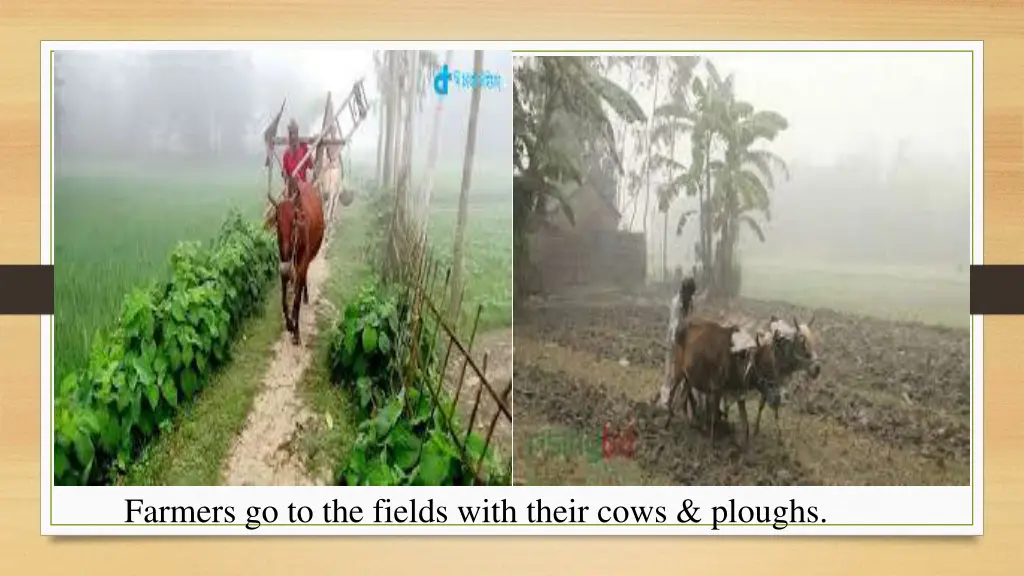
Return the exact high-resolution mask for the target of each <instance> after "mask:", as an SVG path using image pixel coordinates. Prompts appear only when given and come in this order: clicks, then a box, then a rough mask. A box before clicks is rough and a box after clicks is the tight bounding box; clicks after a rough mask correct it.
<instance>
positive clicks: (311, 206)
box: [267, 181, 324, 344]
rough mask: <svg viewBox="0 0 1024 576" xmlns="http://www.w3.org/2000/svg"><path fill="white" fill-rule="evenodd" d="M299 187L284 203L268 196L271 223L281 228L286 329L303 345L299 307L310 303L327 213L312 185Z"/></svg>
mask: <svg viewBox="0 0 1024 576" xmlns="http://www.w3.org/2000/svg"><path fill="white" fill-rule="evenodd" d="M296 188H297V190H298V193H297V194H295V195H294V196H289V197H288V198H285V199H284V200H280V201H275V200H274V198H273V197H272V196H271V195H270V194H267V199H268V200H270V205H271V208H272V210H271V215H270V218H268V220H267V224H268V225H269V224H271V223H273V224H274V225H275V227H276V228H277V247H278V252H279V257H280V265H279V266H278V270H279V271H280V273H281V311H282V312H283V313H284V319H285V327H286V328H287V329H288V331H289V332H291V333H292V342H293V343H294V344H299V343H301V338H300V335H299V308H300V305H301V303H302V302H305V303H307V304H308V303H309V287H308V286H307V285H306V274H307V272H308V271H309V264H310V262H312V261H313V259H314V258H316V255H317V252H319V251H320V245H321V243H322V242H323V239H324V212H323V204H322V203H321V201H320V196H319V195H318V194H317V193H316V191H315V190H314V189H313V186H312V185H311V184H308V183H306V182H302V181H298V182H296ZM289 281H291V284H292V285H293V286H294V287H295V296H294V297H293V299H292V309H291V314H289V313H288V303H287V298H288V284H289ZM300 298H301V300H300Z"/></svg>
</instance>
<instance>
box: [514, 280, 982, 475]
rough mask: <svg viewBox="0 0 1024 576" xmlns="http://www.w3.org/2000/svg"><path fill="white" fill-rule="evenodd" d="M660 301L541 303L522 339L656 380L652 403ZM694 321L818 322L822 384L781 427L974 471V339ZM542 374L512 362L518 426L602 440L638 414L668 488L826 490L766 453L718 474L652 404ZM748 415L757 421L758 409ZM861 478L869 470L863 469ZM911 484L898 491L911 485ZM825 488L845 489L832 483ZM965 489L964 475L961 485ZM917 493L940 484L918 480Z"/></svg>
mask: <svg viewBox="0 0 1024 576" xmlns="http://www.w3.org/2000/svg"><path fill="white" fill-rule="evenodd" d="M664 300H665V304H664V305H661V304H660V303H658V301H657V300H656V299H654V298H650V297H636V296H633V297H628V298H627V297H621V298H620V299H619V300H618V302H617V303H616V301H615V300H614V299H612V298H610V297H608V296H602V298H600V299H585V300H576V301H573V300H570V299H562V300H559V301H547V302H534V303H532V304H531V305H527V306H523V307H521V308H520V309H519V310H517V312H516V316H515V322H516V323H515V328H516V329H517V332H516V338H517V339H519V338H524V339H530V340H531V341H535V342H549V343H551V344H552V345H553V346H560V347H564V348H566V349H571V350H577V351H584V352H586V353H589V354H592V355H593V356H594V357H595V358H597V359H601V360H605V361H610V362H616V363H619V364H620V365H623V366H627V365H628V366H634V367H643V368H646V369H649V370H650V373H651V374H652V376H650V377H649V378H648V379H649V380H651V382H650V384H646V383H645V384H644V385H645V386H649V387H650V394H649V396H650V397H653V396H654V394H655V391H656V389H657V386H658V385H659V384H660V382H659V381H658V376H657V374H660V370H661V369H662V367H663V363H664V344H663V339H664V332H665V327H666V325H667V322H668V305H667V302H668V299H667V298H665V299H664ZM698 314H699V315H701V316H706V317H711V318H717V319H728V320H731V321H734V322H739V323H744V324H748V323H754V324H758V323H759V324H760V325H762V326H764V325H766V324H767V321H768V319H769V318H770V317H771V316H772V315H776V316H778V317H780V318H786V319H790V318H792V317H794V316H795V317H797V318H799V319H800V320H801V321H806V320H808V319H809V318H811V316H812V315H813V316H814V318H815V320H814V323H813V327H814V329H815V330H816V332H817V333H818V334H819V335H820V339H821V342H822V349H821V350H820V354H821V358H822V374H821V376H820V377H819V378H818V379H817V380H815V381H808V380H806V379H805V378H803V377H802V376H798V377H797V378H795V379H794V381H793V382H792V383H791V384H790V386H789V388H788V389H787V390H786V396H785V404H784V406H783V412H782V414H783V416H782V417H783V418H786V413H787V412H790V413H796V414H797V415H799V416H800V417H801V418H802V419H803V420H804V421H808V422H812V423H818V422H827V425H828V426H829V427H830V428H829V429H830V430H831V429H833V428H835V429H836V432H835V434H836V435H837V438H838V437H839V436H841V435H845V434H848V435H850V436H851V438H853V440H851V441H855V439H856V437H858V436H861V437H864V438H868V439H870V440H871V446H872V447H873V448H872V451H873V453H877V452H885V453H884V454H881V455H877V454H876V455H874V456H865V458H866V459H867V460H870V459H871V458H876V457H878V458H883V457H892V456H891V453H890V452H888V451H887V450H886V451H883V450H879V449H877V446H891V447H892V449H893V450H895V451H896V452H898V453H900V454H911V455H914V456H915V457H920V458H921V459H925V460H928V461H930V462H933V463H934V465H935V466H937V467H938V468H939V469H943V470H944V469H946V467H947V465H951V466H952V465H955V466H957V467H958V470H960V469H963V470H969V458H970V401H971V396H970V334H969V332H968V331H967V330H957V329H951V328H944V327H933V326H925V325H920V324H910V323H897V322H889V321H885V320H880V319H875V318H867V317H861V316H855V315H849V314H842V313H838V312H834V311H831V310H822V309H819V310H809V309H802V308H798V307H795V306H792V305H789V304H784V303H775V302H758V301H750V300H740V301H737V302H735V303H734V304H733V305H731V306H729V307H727V308H726V307H722V306H710V305H706V304H705V305H701V306H700V307H699V308H698ZM535 363H536V361H534V360H532V359H531V358H529V357H527V356H522V355H517V356H516V358H515V364H516V378H517V380H516V395H517V396H519V397H518V398H517V399H516V401H517V403H521V407H520V412H519V413H520V414H521V415H526V414H529V415H530V416H531V417H532V416H533V411H534V410H539V411H542V412H543V413H544V416H545V418H547V419H549V420H550V421H551V422H554V423H559V424H563V423H568V422H572V423H573V424H572V425H573V426H578V427H583V426H590V427H592V428H591V429H593V430H599V429H600V426H601V425H602V424H603V423H604V420H609V419H618V420H613V421H624V420H622V419H623V418H626V416H627V415H628V414H629V413H633V414H636V415H637V421H638V423H637V425H638V427H641V428H642V429H643V430H644V433H643V434H644V435H645V438H647V439H648V440H649V443H648V444H647V446H646V447H645V448H643V449H642V454H638V456H637V458H638V459H639V460H642V461H644V462H646V464H645V465H651V466H658V467H660V469H662V470H666V469H667V470H671V473H670V476H671V477H672V478H674V479H677V480H679V481H680V482H684V483H685V482H699V483H712V484H715V483H721V484H730V483H734V482H735V481H736V480H737V479H739V478H745V479H746V480H747V481H746V482H741V483H748V484H749V483H765V484H771V483H779V482H781V483H786V484H799V483H807V482H811V483H813V482H814V481H816V480H822V479H821V478H818V479H812V478H810V477H809V476H808V475H807V474H808V473H807V472H806V471H803V470H802V469H801V467H800V466H799V464H798V463H797V462H794V461H793V460H792V459H787V458H788V456H787V452H786V451H785V450H780V451H776V452H772V451H771V450H772V449H771V448H770V447H769V446H770V444H765V445H764V446H762V447H759V448H758V449H757V450H749V451H747V452H746V453H745V454H743V455H740V454H739V453H736V452H729V453H728V454H727V456H726V462H729V463H735V464H736V466H738V467H739V468H738V469H737V468H730V467H728V466H723V464H722V462H723V461H722V456H718V455H715V454H706V453H705V452H706V449H705V447H706V446H708V445H709V442H708V439H707V437H706V436H700V435H699V434H700V433H698V432H696V431H694V430H686V431H681V432H677V435H676V436H667V433H665V432H656V431H655V428H657V427H658V426H662V425H661V424H653V422H654V421H659V422H663V416H658V417H655V412H656V410H655V409H654V408H653V407H652V406H651V405H650V402H647V401H646V398H645V399H644V402H639V403H638V402H637V401H636V398H635V396H634V399H633V400H628V399H626V398H623V397H617V396H616V393H615V391H608V392H607V393H605V394H602V393H601V392H600V390H601V389H600V388H595V386H594V383H593V382H590V381H588V382H579V381H578V380H575V379H574V376H573V374H567V373H562V374H558V373H555V372H557V371H555V372H553V371H552V365H551V363H550V362H548V363H547V364H546V367H545V369H544V370H537V369H535V368H536V367H534V366H533V364H535ZM588 378H589V376H588ZM590 379H593V378H590ZM531 391H532V392H533V395H532V397H530V394H531ZM750 404H751V403H748V410H749V407H750ZM752 412H756V402H755V403H753V410H752ZM733 415H734V417H735V411H733ZM769 418H770V417H769ZM814 425H815V426H817V424H814ZM822 426H825V424H822ZM684 427H685V426H684ZM673 428H677V427H676V426H673ZM840 428H841V430H839V429H840ZM837 441H838V440H837ZM762 444H763V443H762ZM684 446H685V448H686V449H685V450H682V447H684ZM762 448H764V450H768V452H767V453H766V452H764V450H762ZM638 450H640V448H639V446H638ZM840 451H842V447H840ZM659 462H660V463H659ZM709 462H711V463H714V464H708V463H709ZM740 462H741V463H740ZM805 464H807V462H805ZM897 465H898V464H897ZM709 466H710V467H709ZM866 466H870V464H869V463H865V464H863V466H862V467H866ZM778 470H784V472H782V473H779V472H777V471H778ZM908 474H909V472H908ZM779 476H782V477H784V478H785V479H782V478H780V477H779ZM909 478H910V477H909V476H906V477H904V478H901V479H899V481H901V482H903V481H907V482H910V481H912V480H910V479H909ZM958 478H959V477H958ZM825 480H826V483H846V482H845V481H843V480H842V479H837V478H830V479H825ZM893 481H896V480H893ZM968 481H969V477H968V476H967V475H966V473H965V474H964V475H963V477H962V478H959V479H958V481H957V482H954V483H960V484H966V483H968ZM917 483H921V484H931V483H934V482H933V481H928V480H927V479H921V480H920V481H919V482H917Z"/></svg>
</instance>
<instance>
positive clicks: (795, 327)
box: [793, 316, 800, 330]
mask: <svg viewBox="0 0 1024 576" xmlns="http://www.w3.org/2000/svg"><path fill="white" fill-rule="evenodd" d="M793 330H800V321H798V320H797V319H796V316H793Z"/></svg>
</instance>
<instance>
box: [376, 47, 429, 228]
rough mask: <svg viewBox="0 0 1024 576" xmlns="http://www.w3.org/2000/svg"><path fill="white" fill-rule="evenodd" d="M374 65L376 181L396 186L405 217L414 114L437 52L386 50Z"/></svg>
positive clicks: (386, 185) (386, 186) (377, 57)
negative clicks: (378, 112)
mask: <svg viewBox="0 0 1024 576" xmlns="http://www.w3.org/2000/svg"><path fill="white" fill-rule="evenodd" d="M374 65H375V66H374V67H375V72H376V75H377V85H378V87H379V90H380V92H381V93H382V94H383V97H382V110H381V116H380V124H381V128H382V129H383V130H382V132H381V136H379V137H378V138H379V140H378V151H379V152H378V162H379V165H378V185H379V186H381V187H382V188H385V189H394V190H395V192H396V194H397V208H398V210H399V212H400V213H401V214H402V216H403V217H405V216H407V214H405V212H406V209H407V208H408V207H409V205H410V199H409V189H410V188H411V182H412V158H413V140H414V132H415V130H414V127H415V118H416V115H417V114H418V112H420V110H421V109H422V105H423V98H424V96H425V95H426V89H427V86H428V79H429V78H430V73H431V70H432V69H433V68H434V67H436V66H437V56H436V55H435V54H434V53H433V52H430V51H424V50H411V51H410V50H386V51H379V52H377V53H375V54H374ZM418 205H419V203H418V202H417V206H418Z"/></svg>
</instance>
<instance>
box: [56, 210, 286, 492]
mask: <svg viewBox="0 0 1024 576" xmlns="http://www.w3.org/2000/svg"><path fill="white" fill-rule="evenodd" d="M276 256H277V253H276V246H275V243H274V239H273V238H272V237H271V236H270V235H269V234H268V233H266V232H265V231H264V230H262V229H261V228H259V227H258V226H256V225H253V224H249V223H246V222H244V221H243V220H242V219H241V217H240V216H239V215H238V214H237V213H232V214H231V215H230V216H229V217H228V219H227V220H226V221H225V223H224V225H223V226H222V228H221V231H220V234H219V235H218V236H217V238H215V239H214V241H213V242H212V243H211V244H210V245H209V246H206V247H204V246H202V245H200V244H198V243H182V244H180V245H179V246H178V247H177V248H176V249H175V250H174V252H173V253H172V255H171V276H170V280H168V281H167V282H164V283H162V284H153V285H150V286H146V287H143V288H139V289H136V290H134V291H133V292H131V293H130V294H128V295H127V297H126V298H125V301H124V304H123V306H122V309H121V314H120V316H119V318H118V321H117V322H116V323H115V325H114V326H113V327H112V328H111V329H110V330H108V331H106V332H103V333H101V334H99V335H98V336H97V338H96V339H95V340H94V342H93V348H92V352H91V355H90V358H89V362H88V365H87V366H85V367H84V368H82V369H81V370H78V371H74V372H72V373H70V374H68V376H66V377H65V378H64V379H63V380H62V381H61V382H60V383H59V385H58V387H57V390H56V391H55V395H54V435H55V438H54V481H55V482H56V483H57V484H59V485H77V484H97V483H102V482H104V481H107V480H109V479H110V476H111V473H114V472H117V471H123V470H124V469H125V468H126V466H127V464H128V463H129V462H130V461H131V458H132V456H133V455H134V454H135V453H136V452H137V451H138V450H139V449H140V448H141V447H142V446H143V445H144V444H145V443H146V442H147V441H148V440H149V439H150V438H152V437H153V436H155V435H157V434H159V433H160V432H162V431H165V430H167V429H169V428H170V426H171V422H172V418H173V417H174V414H175V413H176V412H177V411H178V409H179V408H180V406H181V405H182V403H183V402H186V401H189V400H191V399H192V398H193V397H194V396H195V395H196V393H198V391H199V390H200V389H201V388H202V386H203V384H204V383H205V382H206V381H207V379H208V377H209V375H210V373H211V371H212V370H213V369H214V368H216V367H217V366H219V365H221V364H223V363H224V362H226V361H227V360H228V359H229V355H230V343H231V341H232V337H233V336H234V334H235V333H236V331H237V329H238V327H239V326H240V324H241V322H242V320H244V319H245V318H246V317H248V316H249V315H251V314H252V313H253V312H254V311H256V310H257V309H258V307H259V305H260V303H261V302H262V301H263V298H264V297H265V295H266V289H267V287H268V286H269V280H270V279H271V278H272V277H273V276H274V272H275V263H276Z"/></svg>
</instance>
